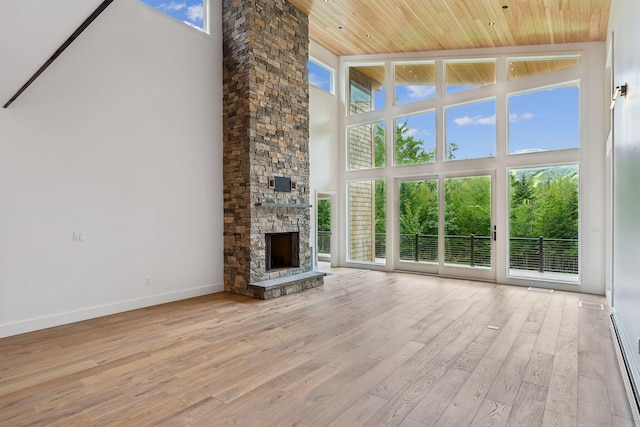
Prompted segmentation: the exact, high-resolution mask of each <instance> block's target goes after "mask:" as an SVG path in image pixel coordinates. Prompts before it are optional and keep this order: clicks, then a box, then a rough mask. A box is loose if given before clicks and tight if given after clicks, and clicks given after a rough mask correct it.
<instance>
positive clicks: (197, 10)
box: [187, 5, 203, 22]
mask: <svg viewBox="0 0 640 427" xmlns="http://www.w3.org/2000/svg"><path fill="white" fill-rule="evenodd" d="M202 14H203V9H202V5H196V6H189V7H188V8H187V18H188V19H189V20H190V21H192V22H193V21H201V20H202Z"/></svg>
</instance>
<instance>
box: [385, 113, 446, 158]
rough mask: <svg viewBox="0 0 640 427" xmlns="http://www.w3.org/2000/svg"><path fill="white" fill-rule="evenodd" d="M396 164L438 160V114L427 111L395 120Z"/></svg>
mask: <svg viewBox="0 0 640 427" xmlns="http://www.w3.org/2000/svg"><path fill="white" fill-rule="evenodd" d="M395 128H396V134H395V164H396V165H415V164H420V163H431V162H434V161H435V160H436V113H435V111H427V112H424V113H418V114H413V115H410V116H404V117H398V118H396V119H395Z"/></svg>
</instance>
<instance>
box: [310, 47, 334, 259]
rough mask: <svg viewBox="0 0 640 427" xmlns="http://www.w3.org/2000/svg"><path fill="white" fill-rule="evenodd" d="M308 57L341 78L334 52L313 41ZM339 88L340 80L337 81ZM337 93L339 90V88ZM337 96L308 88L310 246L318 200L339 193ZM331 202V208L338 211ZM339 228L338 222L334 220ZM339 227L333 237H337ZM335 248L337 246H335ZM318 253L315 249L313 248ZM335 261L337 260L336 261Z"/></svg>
mask: <svg viewBox="0 0 640 427" xmlns="http://www.w3.org/2000/svg"><path fill="white" fill-rule="evenodd" d="M309 54H310V55H311V56H312V57H313V58H314V59H316V60H318V61H320V62H322V63H323V64H324V65H327V66H329V67H331V68H333V69H334V70H335V77H336V79H337V76H338V65H339V58H338V57H337V56H335V55H334V54H333V53H331V52H330V51H328V50H327V49H325V48H324V47H322V46H320V45H319V44H317V43H315V42H314V41H311V42H310V43H309ZM334 84H336V85H337V81H336V82H334ZM336 93H337V87H336ZM338 106H339V104H338V96H337V95H335V94H330V93H327V92H325V91H323V90H320V89H318V88H317V87H315V86H313V85H309V160H310V167H311V176H310V189H311V192H310V195H311V200H312V204H313V205H314V206H313V208H312V209H311V224H312V231H311V245H312V246H313V247H314V248H315V247H316V246H315V242H316V224H317V222H316V206H315V202H314V200H315V197H316V196H317V195H318V194H320V193H322V194H328V193H336V192H337V191H338V174H337V170H338V128H339V126H338V125H337V120H338ZM333 205H335V203H332V209H335V208H336V206H333ZM332 223H333V224H334V225H337V220H336V219H335V218H333V219H332ZM337 233H338V230H337V228H336V229H334V230H333V235H334V236H336V237H337ZM333 246H334V249H336V248H337V244H334V245H333ZM314 253H315V249H314ZM334 259H335V258H334Z"/></svg>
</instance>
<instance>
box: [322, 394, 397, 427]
mask: <svg viewBox="0 0 640 427" xmlns="http://www.w3.org/2000/svg"><path fill="white" fill-rule="evenodd" d="M386 403H387V399H383V398H381V397H379V396H375V395H373V394H370V393H367V394H365V395H364V396H362V398H360V400H358V401H357V402H355V403H354V404H353V405H351V406H350V407H349V409H348V410H346V411H345V412H343V413H342V414H341V415H340V416H338V418H336V419H335V420H334V421H333V422H332V423H331V424H329V427H341V426H354V427H355V426H361V425H364V424H365V423H366V422H367V421H368V420H369V419H370V418H371V417H372V416H373V414H375V413H376V412H377V411H378V410H379V409H380V408H382V407H383V406H384V405H385V404H386Z"/></svg>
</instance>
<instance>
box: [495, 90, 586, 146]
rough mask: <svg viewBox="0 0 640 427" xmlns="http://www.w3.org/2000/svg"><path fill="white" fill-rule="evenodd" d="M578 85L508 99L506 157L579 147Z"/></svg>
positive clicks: (538, 91)
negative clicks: (507, 152) (507, 154)
mask: <svg viewBox="0 0 640 427" xmlns="http://www.w3.org/2000/svg"><path fill="white" fill-rule="evenodd" d="M579 95H580V88H579V87H578V85H577V84H571V85H566V86H559V87H552V88H546V89H541V90H536V91H534V92H527V93H523V94H517V95H511V96H509V98H508V99H509V154H523V153H531V152H537V151H549V150H563V149H568V148H578V147H579V146H580V139H579V133H580V132H579V126H580V124H579V120H578V114H579V102H578V101H579Z"/></svg>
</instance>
